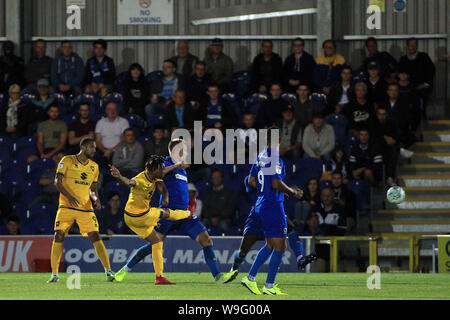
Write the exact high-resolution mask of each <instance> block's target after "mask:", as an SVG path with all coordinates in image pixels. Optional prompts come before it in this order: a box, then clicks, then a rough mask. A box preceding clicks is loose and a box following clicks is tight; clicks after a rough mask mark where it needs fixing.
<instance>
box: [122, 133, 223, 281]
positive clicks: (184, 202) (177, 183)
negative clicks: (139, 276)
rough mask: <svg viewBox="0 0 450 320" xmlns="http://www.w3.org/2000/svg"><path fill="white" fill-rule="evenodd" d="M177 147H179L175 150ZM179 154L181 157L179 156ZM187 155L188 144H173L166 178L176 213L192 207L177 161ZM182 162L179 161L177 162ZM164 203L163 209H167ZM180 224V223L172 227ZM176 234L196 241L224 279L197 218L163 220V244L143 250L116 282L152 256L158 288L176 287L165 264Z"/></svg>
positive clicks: (213, 269) (159, 230) (216, 276)
mask: <svg viewBox="0 0 450 320" xmlns="http://www.w3.org/2000/svg"><path fill="white" fill-rule="evenodd" d="M177 146H178V147H177ZM175 147H177V148H176V149H175ZM177 152H178V157H177V156H176V153H177ZM186 154H187V148H186V144H185V143H184V142H183V140H181V139H174V140H172V141H171V142H170V143H169V155H170V156H168V157H167V158H166V159H165V161H164V165H165V166H166V168H168V169H169V168H170V169H169V170H167V172H166V174H165V176H164V184H165V185H166V187H167V190H168V191H169V204H168V206H167V207H168V208H169V209H173V210H188V205H189V191H188V178H187V174H186V171H185V168H186V167H187V166H186V165H183V166H178V167H177V165H175V161H174V159H176V160H180V161H181V162H183V161H184V159H185V155H186ZM177 162H178V161H177ZM165 206H166V205H165V204H163V203H162V198H161V199H160V207H165ZM172 222H176V223H172ZM175 230H181V231H182V232H183V233H184V234H186V235H188V236H189V237H190V238H191V239H192V240H194V241H196V242H197V243H198V244H200V245H201V246H202V247H203V254H204V257H205V261H206V264H207V265H208V267H209V269H210V271H211V274H212V276H213V277H214V279H215V280H216V281H217V280H219V279H220V278H221V276H222V273H221V272H220V269H219V265H218V263H217V259H216V256H215V253H214V248H213V243H212V240H211V238H210V236H209V234H208V231H207V229H206V227H205V226H204V225H203V224H202V223H201V221H200V220H199V219H198V218H197V217H196V216H193V217H192V218H191V219H184V220H178V221H168V220H161V221H159V222H158V226H157V227H156V228H155V231H156V234H157V235H158V236H159V238H160V239H161V242H159V243H157V244H155V245H153V247H152V246H151V245H149V244H147V245H145V246H143V247H141V248H139V249H138V250H137V251H136V253H135V254H134V256H133V257H131V259H130V260H129V261H128V262H127V264H126V265H125V266H124V267H123V268H122V269H121V270H120V271H119V272H118V273H117V274H116V278H115V280H116V281H118V282H121V281H123V278H124V277H125V275H126V274H127V273H128V272H130V271H131V269H132V268H133V267H134V266H135V265H136V264H137V263H138V262H139V261H141V260H142V259H144V258H145V257H146V256H148V255H149V254H152V257H153V264H154V268H155V273H156V281H155V284H162V285H166V284H175V283H173V282H170V281H169V280H167V279H166V278H165V277H164V276H163V269H164V260H163V255H162V241H163V240H164V239H165V237H166V235H167V234H169V233H170V232H173V231H175Z"/></svg>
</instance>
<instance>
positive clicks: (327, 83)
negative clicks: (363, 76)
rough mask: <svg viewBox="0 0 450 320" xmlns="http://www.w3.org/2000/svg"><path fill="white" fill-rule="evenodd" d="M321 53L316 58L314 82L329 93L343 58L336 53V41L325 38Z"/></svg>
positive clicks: (337, 75)
mask: <svg viewBox="0 0 450 320" xmlns="http://www.w3.org/2000/svg"><path fill="white" fill-rule="evenodd" d="M322 48H323V55H321V56H319V57H318V58H317V59H316V63H317V65H316V67H315V68H314V72H313V74H314V84H315V85H316V87H317V88H319V90H320V91H321V92H323V93H325V94H329V93H330V90H331V86H332V85H333V83H335V82H336V81H338V80H339V75H340V74H341V71H342V68H343V66H344V65H345V58H344V57H343V56H341V55H340V54H339V53H336V42H335V41H334V40H326V41H324V43H323V45H322Z"/></svg>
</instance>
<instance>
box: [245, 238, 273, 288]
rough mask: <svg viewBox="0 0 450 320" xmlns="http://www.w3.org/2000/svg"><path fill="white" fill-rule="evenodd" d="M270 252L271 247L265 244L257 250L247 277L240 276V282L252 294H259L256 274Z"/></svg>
mask: <svg viewBox="0 0 450 320" xmlns="http://www.w3.org/2000/svg"><path fill="white" fill-rule="evenodd" d="M271 254H272V249H269V248H268V247H267V244H266V245H265V246H264V247H262V248H261V250H259V252H258V254H257V255H256V259H255V261H254V262H253V264H252V267H251V268H250V272H249V273H248V276H247V277H244V278H242V280H241V284H242V285H243V286H244V287H246V288H247V289H248V290H250V292H251V293H253V294H261V292H260V291H259V289H258V284H257V283H256V275H257V274H258V270H259V268H260V267H261V266H262V265H263V264H264V263H265V262H266V261H267V259H269V257H270V255H271Z"/></svg>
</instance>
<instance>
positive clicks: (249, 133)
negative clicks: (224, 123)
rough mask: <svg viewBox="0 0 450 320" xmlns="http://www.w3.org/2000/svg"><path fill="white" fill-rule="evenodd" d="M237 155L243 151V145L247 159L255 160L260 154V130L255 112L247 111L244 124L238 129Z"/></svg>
mask: <svg viewBox="0 0 450 320" xmlns="http://www.w3.org/2000/svg"><path fill="white" fill-rule="evenodd" d="M236 134H237V140H238V142H237V148H238V151H237V155H238V156H240V155H241V154H240V152H241V151H242V149H241V147H240V146H241V145H243V146H244V148H245V161H246V163H250V162H249V161H253V160H254V159H255V158H256V156H257V155H258V154H257V153H258V131H257V130H256V116H255V114H254V113H251V112H246V113H244V115H243V116H242V125H241V127H240V128H239V129H238V130H237V132H236Z"/></svg>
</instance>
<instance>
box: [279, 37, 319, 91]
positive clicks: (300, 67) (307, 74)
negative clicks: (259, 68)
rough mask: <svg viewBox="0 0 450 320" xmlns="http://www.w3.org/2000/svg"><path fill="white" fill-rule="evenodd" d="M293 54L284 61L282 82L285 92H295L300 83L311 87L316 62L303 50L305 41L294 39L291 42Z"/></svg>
mask: <svg viewBox="0 0 450 320" xmlns="http://www.w3.org/2000/svg"><path fill="white" fill-rule="evenodd" d="M292 49H293V53H292V54H291V55H290V56H288V57H287V58H286V60H285V61H284V81H285V86H286V90H287V91H289V92H295V91H296V90H297V88H298V86H299V85H300V83H305V84H306V85H308V86H309V87H311V86H312V85H313V73H314V68H315V66H316V61H315V60H314V58H313V56H312V55H310V54H309V53H308V52H306V51H304V49H305V40H303V39H302V38H296V39H294V41H293V42H292Z"/></svg>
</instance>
